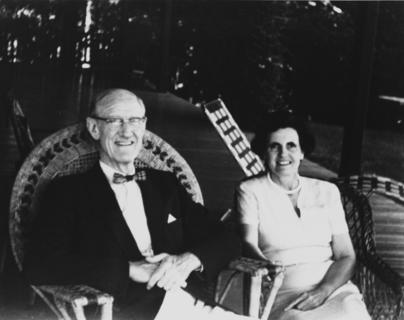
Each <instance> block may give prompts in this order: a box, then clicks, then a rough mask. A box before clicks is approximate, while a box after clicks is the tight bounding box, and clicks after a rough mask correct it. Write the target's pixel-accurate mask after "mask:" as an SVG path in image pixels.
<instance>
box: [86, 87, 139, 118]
mask: <svg viewBox="0 0 404 320" xmlns="http://www.w3.org/2000/svg"><path fill="white" fill-rule="evenodd" d="M132 102H133V106H134V107H139V108H141V109H142V111H143V113H145V112H146V110H145V106H144V103H143V100H142V99H140V98H139V97H138V96H137V95H135V94H134V93H133V92H131V91H129V90H125V89H108V90H105V91H102V92H101V93H99V94H98V95H97V97H96V98H95V102H94V105H93V110H92V111H91V114H92V115H97V114H98V115H100V113H102V112H103V111H104V110H107V109H109V108H111V107H113V106H116V105H119V104H123V103H132Z"/></svg>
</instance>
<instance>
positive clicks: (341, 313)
mask: <svg viewBox="0 0 404 320" xmlns="http://www.w3.org/2000/svg"><path fill="white" fill-rule="evenodd" d="M308 289H310V288H304V289H303V288H302V289H298V290H294V291H293V292H292V291H290V290H288V291H287V292H279V294H278V296H277V298H276V300H275V303H274V306H273V309H272V311H271V314H270V316H269V320H317V319H323V320H370V316H369V314H368V312H367V310H366V306H365V304H364V303H363V300H362V295H361V294H360V293H359V290H358V289H357V287H356V286H355V285H353V284H352V283H351V282H348V283H346V284H345V285H343V286H341V287H340V288H339V289H337V290H336V291H335V292H334V293H333V294H332V295H331V296H330V297H329V298H328V299H327V300H326V302H325V303H324V304H323V305H321V306H320V307H318V308H316V309H313V310H309V311H300V310H296V309H292V310H289V311H286V312H285V311H283V310H284V308H285V307H286V306H287V305H288V304H289V303H290V302H291V301H293V300H294V299H295V298H296V297H297V296H298V295H300V294H301V293H303V292H305V291H307V290H308Z"/></svg>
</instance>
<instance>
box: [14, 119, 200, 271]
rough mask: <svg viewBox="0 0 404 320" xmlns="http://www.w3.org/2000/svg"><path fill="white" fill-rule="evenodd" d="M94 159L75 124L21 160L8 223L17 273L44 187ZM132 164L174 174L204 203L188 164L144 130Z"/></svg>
mask: <svg viewBox="0 0 404 320" xmlns="http://www.w3.org/2000/svg"><path fill="white" fill-rule="evenodd" d="M97 160H98V152H97V150H96V147H95V144H94V142H93V140H92V139H91V137H90V135H89V134H88V133H87V130H86V128H85V126H84V125H83V124H76V125H72V126H69V127H67V128H64V129H62V130H60V131H58V132H56V133H54V134H53V135H51V136H49V137H48V138H46V139H44V140H43V141H42V142H41V143H40V144H39V145H38V146H36V147H35V149H34V150H33V151H32V152H31V154H30V155H29V156H28V157H27V159H26V160H25V161H24V163H23V165H22V167H21V169H20V171H19V172H18V174H17V177H16V180H15V183H14V186H13V190H12V194H11V201H10V220H9V232H10V240H11V247H12V251H13V254H14V257H15V260H16V262H17V266H18V267H19V269H20V270H21V268H22V261H23V259H24V247H25V241H26V238H27V237H26V235H27V233H29V232H30V227H31V225H32V222H33V220H34V219H35V216H36V214H37V208H38V199H39V198H40V195H41V193H42V192H43V190H44V188H45V187H46V186H47V185H48V183H49V182H50V181H51V180H52V179H54V178H55V177H59V176H64V175H70V174H76V173H81V172H85V171H86V170H88V169H89V168H91V167H92V166H93V165H94V164H95V163H96V162H97ZM135 165H136V167H138V168H139V167H143V168H144V167H148V168H154V169H159V170H164V171H171V172H173V173H174V174H175V176H176V177H177V179H178V180H179V181H180V183H181V184H182V185H183V186H184V188H185V189H186V190H187V192H188V193H189V194H190V195H191V196H192V198H193V200H194V201H196V202H200V203H203V198H202V193H201V189H200V187H199V184H198V181H197V179H196V177H195V175H194V173H193V172H192V170H191V168H190V166H189V165H188V163H187V162H186V161H185V159H184V158H183V157H182V156H181V155H180V154H179V153H178V152H177V151H176V150H175V149H174V148H173V147H171V146H170V145H169V144H168V143H167V142H165V141H164V140H163V139H161V138H160V137H159V136H157V135H156V134H154V133H152V132H150V131H147V130H146V133H145V136H144V139H143V148H142V151H141V152H140V154H139V156H138V158H137V159H136V161H135Z"/></svg>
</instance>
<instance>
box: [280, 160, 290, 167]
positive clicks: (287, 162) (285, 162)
mask: <svg viewBox="0 0 404 320" xmlns="http://www.w3.org/2000/svg"><path fill="white" fill-rule="evenodd" d="M276 164H277V165H279V166H288V165H290V164H292V161H287V160H282V161H276Z"/></svg>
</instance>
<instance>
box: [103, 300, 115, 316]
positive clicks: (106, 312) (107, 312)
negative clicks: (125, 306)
mask: <svg viewBox="0 0 404 320" xmlns="http://www.w3.org/2000/svg"><path fill="white" fill-rule="evenodd" d="M112 303H113V300H111V301H108V302H106V303H104V304H103V305H102V307H101V320H112Z"/></svg>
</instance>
